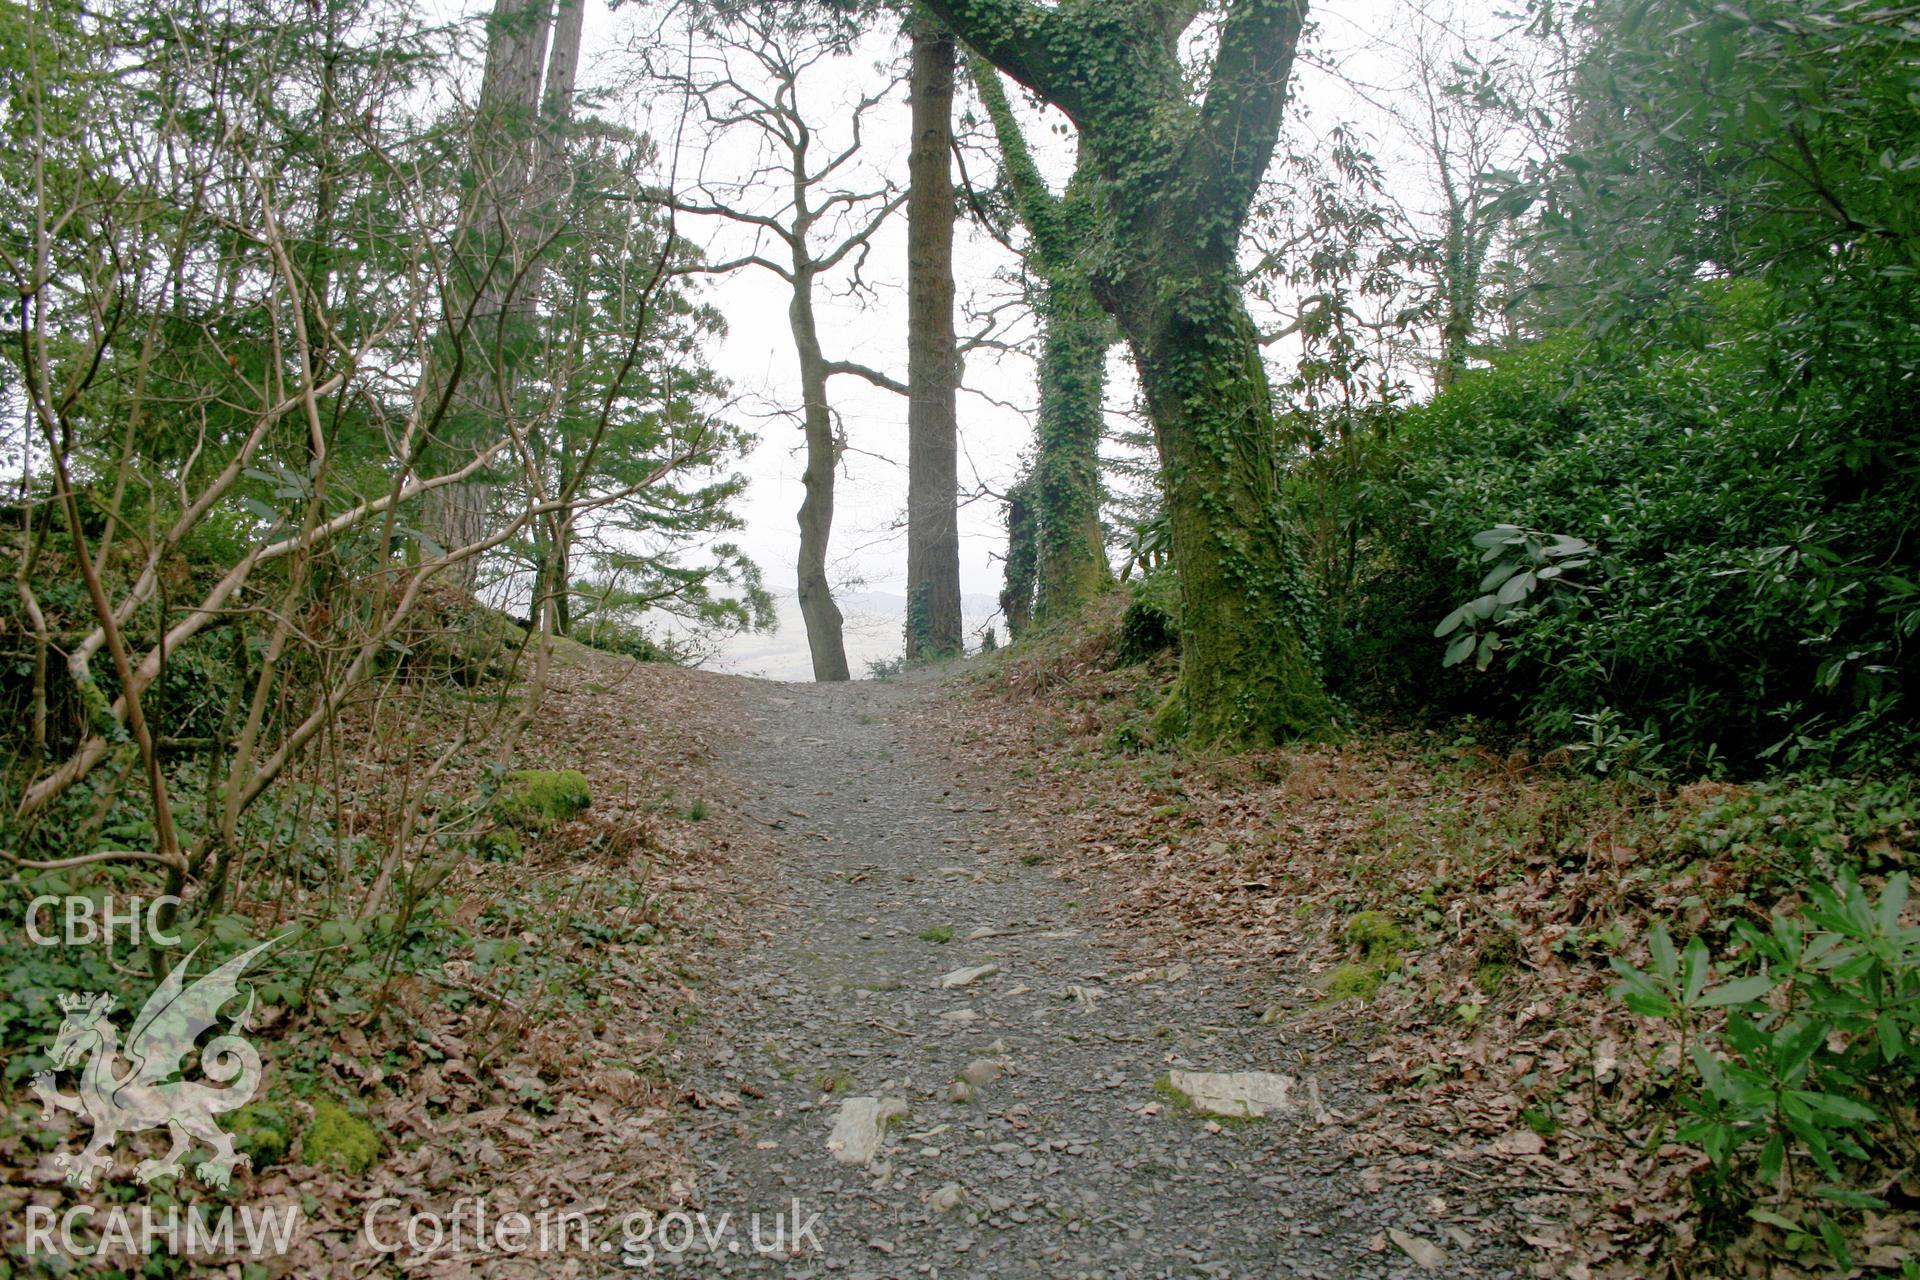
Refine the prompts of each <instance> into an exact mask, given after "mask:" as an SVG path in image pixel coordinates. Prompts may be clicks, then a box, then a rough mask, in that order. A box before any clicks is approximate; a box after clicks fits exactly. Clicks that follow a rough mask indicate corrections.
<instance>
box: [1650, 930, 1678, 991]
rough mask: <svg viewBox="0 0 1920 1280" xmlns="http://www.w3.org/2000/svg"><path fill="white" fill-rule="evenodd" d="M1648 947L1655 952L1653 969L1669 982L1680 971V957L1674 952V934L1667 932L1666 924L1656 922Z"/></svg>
mask: <svg viewBox="0 0 1920 1280" xmlns="http://www.w3.org/2000/svg"><path fill="white" fill-rule="evenodd" d="M1647 947H1648V950H1650V951H1651V952H1652V953H1653V971H1654V972H1655V973H1657V974H1659V975H1660V976H1661V977H1662V978H1665V979H1666V980H1667V981H1668V982H1671V981H1673V978H1674V975H1675V974H1677V973H1678V972H1679V971H1680V957H1679V956H1678V955H1676V954H1674V950H1673V935H1672V934H1669V933H1668V932H1667V926H1666V925H1664V924H1661V923H1660V922H1659V921H1655V922H1654V925H1653V932H1652V933H1651V934H1650V935H1649V936H1648V938H1647Z"/></svg>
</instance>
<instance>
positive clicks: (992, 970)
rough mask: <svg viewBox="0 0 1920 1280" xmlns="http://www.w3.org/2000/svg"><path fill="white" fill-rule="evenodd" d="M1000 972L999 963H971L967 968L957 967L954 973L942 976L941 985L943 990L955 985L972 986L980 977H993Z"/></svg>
mask: <svg viewBox="0 0 1920 1280" xmlns="http://www.w3.org/2000/svg"><path fill="white" fill-rule="evenodd" d="M998 972H1000V966H999V965H997V964H976V965H971V966H969V967H967V968H965V969H955V970H954V971H953V972H952V973H949V974H947V975H946V976H945V977H943V978H941V979H940V986H941V989H942V990H947V989H951V988H953V987H970V986H972V985H973V984H974V983H976V982H978V981H980V979H982V978H991V977H992V976H993V975H994V974H996V973H998Z"/></svg>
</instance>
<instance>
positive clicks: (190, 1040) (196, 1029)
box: [33, 938, 279, 1187]
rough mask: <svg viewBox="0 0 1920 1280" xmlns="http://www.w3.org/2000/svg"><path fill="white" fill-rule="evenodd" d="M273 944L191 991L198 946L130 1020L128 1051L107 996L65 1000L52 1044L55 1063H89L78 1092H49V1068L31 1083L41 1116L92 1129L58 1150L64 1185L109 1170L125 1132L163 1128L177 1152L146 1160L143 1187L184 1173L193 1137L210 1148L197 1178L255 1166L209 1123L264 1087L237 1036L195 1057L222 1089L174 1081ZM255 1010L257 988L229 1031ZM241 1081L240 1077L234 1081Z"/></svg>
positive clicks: (139, 1173) (217, 1178)
mask: <svg viewBox="0 0 1920 1280" xmlns="http://www.w3.org/2000/svg"><path fill="white" fill-rule="evenodd" d="M278 941H279V939H278V938H275V939H271V940H269V941H267V942H263V943H261V944H260V945H259V946H257V947H254V948H253V949H252V950H250V951H243V952H241V953H240V954H239V955H237V956H235V957H233V959H231V960H229V961H227V962H226V963H225V964H223V965H221V966H220V967H219V968H218V969H215V970H214V971H213V972H212V973H209V974H207V975H205V976H204V977H202V978H201V979H200V980H199V981H197V982H195V983H193V985H191V986H188V985H186V982H185V975H186V971H187V965H188V964H189V963H190V962H191V961H192V960H193V957H194V954H195V952H197V951H199V949H200V948H198V947H195V948H194V949H193V951H189V952H188V953H187V955H186V958H185V959H183V960H182V961H181V962H180V963H179V964H177V965H175V966H174V968H173V971H172V972H171V973H169V974H168V975H167V976H166V978H165V980H163V981H162V982H161V983H160V986H159V987H158V989H156V990H155V991H154V993H153V995H152V996H151V997H150V998H149V999H148V1000H147V1003H146V1005H145V1007H143V1008H142V1009H141V1010H140V1016H139V1017H137V1018H135V1019H134V1023H133V1030H132V1031H131V1032H129V1033H128V1036H127V1044H126V1048H125V1049H124V1050H122V1049H121V1047H120V1033H119V1031H118V1030H116V1029H115V1027H114V1025H113V1023H111V1022H110V1021H108V1020H107V1015H108V1014H109V1013H111V1012H112V1011H113V1003H114V1000H113V997H112V996H110V995H102V994H95V993H86V994H73V995H63V996H61V997H60V1008H61V1009H62V1010H63V1011H64V1012H65V1013H66V1018H65V1019H64V1020H63V1021H62V1022H61V1024H60V1034H59V1036H58V1037H56V1038H55V1040H54V1042H53V1065H54V1069H55V1070H57V1071H64V1070H66V1069H67V1068H69V1067H72V1066H73V1065H74V1064H76V1063H78V1062H81V1061H83V1060H84V1061H85V1063H86V1065H85V1066H84V1067H82V1068H81V1069H80V1092H79V1093H78V1094H66V1093H61V1092H60V1091H59V1090H58V1089H56V1088H55V1087H54V1072H53V1071H42V1072H39V1073H38V1074H36V1075H35V1076H34V1077H33V1092H34V1094H35V1095H36V1096H37V1097H38V1098H39V1099H40V1105H41V1106H42V1107H43V1108H45V1110H44V1112H43V1113H42V1114H43V1117H47V1118H50V1117H51V1116H52V1115H53V1113H54V1110H55V1109H56V1108H58V1109H59V1110H62V1111H72V1112H76V1113H78V1114H80V1115H83V1116H85V1117H87V1119H88V1120H90V1121H91V1122H92V1123H93V1140H92V1141H91V1142H89V1143H88V1144H87V1148H86V1150H85V1151H84V1152H82V1153H81V1154H80V1155H78V1156H72V1155H68V1154H67V1153H66V1152H62V1153H60V1155H59V1156H57V1157H56V1158H55V1161H56V1163H57V1164H58V1166H59V1167H60V1168H63V1169H66V1170H67V1181H68V1182H69V1183H71V1184H72V1185H74V1186H77V1187H91V1186H92V1185H93V1175H94V1172H95V1171H96V1170H99V1169H104V1168H107V1167H109V1166H111V1165H112V1164H113V1158H112V1157H111V1156H110V1155H109V1154H108V1152H110V1151H111V1150H112V1149H113V1145H114V1143H115V1142H116V1141H118V1140H119V1137H120V1135H121V1134H123V1133H140V1132H143V1131H145V1130H147V1129H158V1128H159V1127H160V1126H162V1125H165V1126H166V1127H167V1129H168V1130H169V1131H170V1132H171V1133H172V1136H173V1146H172V1148H171V1149H170V1150H169V1151H168V1152H167V1154H166V1155H165V1156H163V1157H162V1158H160V1159H158V1160H142V1161H141V1162H140V1163H139V1165H138V1166H136V1167H135V1169H134V1173H133V1176H134V1177H135V1178H136V1179H138V1180H139V1181H140V1182H142V1183H146V1182H151V1181H152V1180H153V1179H155V1178H159V1177H165V1176H168V1175H171V1176H174V1177H178V1176H179V1175H180V1169H181V1165H180V1157H181V1156H183V1155H185V1154H186V1152H187V1149H188V1148H189V1147H190V1146H192V1144H193V1139H195V1138H198V1139H199V1140H200V1141H201V1142H203V1143H205V1144H206V1145H207V1146H209V1147H212V1148H213V1158H212V1159H210V1160H207V1161H204V1162H202V1163H200V1164H197V1165H195V1166H194V1170H193V1171H194V1172H195V1173H197V1174H199V1175H200V1179H201V1181H203V1182H205V1183H207V1184H209V1185H210V1186H215V1187H225V1186H226V1185H227V1182H228V1180H229V1178H230V1177H231V1176H232V1172H233V1167H234V1165H236V1164H242V1165H246V1166H248V1167H249V1168H251V1167H252V1160H251V1158H250V1157H248V1156H246V1155H243V1154H240V1153H237V1152H235V1151H234V1149H233V1139H232V1138H231V1137H229V1136H228V1135H227V1134H226V1132H225V1131H223V1130H222V1129H221V1128H220V1126H219V1125H217V1124H215V1123H214V1119H213V1118H214V1117H215V1116H217V1115H219V1114H221V1113H222V1112H225V1111H232V1110H234V1109H235V1108H236V1107H242V1106H245V1105H246V1103H247V1101H248V1100H249V1099H250V1098H252V1097H253V1095H254V1091H255V1090H257V1089H258V1088H259V1087H260V1055H259V1053H258V1052H256V1051H255V1050H254V1047H253V1046H252V1045H250V1044H248V1043H247V1042H246V1041H245V1040H243V1039H241V1038H240V1037H239V1036H238V1035H234V1034H226V1035H220V1036H216V1037H214V1038H213V1039H212V1040H210V1041H208V1042H207V1044H206V1046H205V1048H203V1049H202V1050H201V1051H200V1067H201V1070H202V1071H203V1072H204V1073H205V1074H206V1077H207V1078H208V1079H209V1080H212V1081H215V1082H216V1083H219V1084H226V1082H227V1081H232V1083H231V1084H226V1087H225V1088H218V1089H216V1088H211V1087H209V1086H208V1085H205V1084H202V1083H200V1082H198V1081H189V1080H180V1079H174V1078H173V1077H175V1076H177V1075H179V1074H180V1072H181V1071H182V1069H183V1068H184V1067H185V1065H186V1061H185V1060H186V1058H187V1057H188V1055H189V1054H191V1053H192V1052H193V1048H194V1042H195V1041H197V1040H198V1039H199V1038H200V1034H201V1033H202V1032H204V1031H206V1030H207V1029H208V1028H210V1027H213V1026H215V1025H216V1024H217V1023H218V1022H219V1015H220V1010H221V1008H222V1007H223V1006H224V1005H225V1004H226V1003H227V1002H228V1001H229V1000H232V999H233V998H234V996H235V995H236V994H238V991H239V987H240V975H241V974H242V973H244V972H245V971H246V968H247V966H248V965H249V964H251V963H252V962H253V959H254V957H255V956H257V955H259V954H260V953H261V952H262V951H265V950H266V949H267V948H268V947H270V946H272V945H273V944H274V943H275V942H278ZM252 1013H253V991H252V988H248V991H247V1005H246V1008H245V1009H243V1010H241V1012H240V1016H239V1017H238V1018H236V1019H234V1021H233V1023H232V1025H231V1027H230V1028H229V1031H230V1032H231V1031H234V1030H238V1031H245V1030H247V1029H248V1027H247V1019H248V1018H249V1016H250V1015H251V1014H252ZM121 1057H124V1058H125V1060H126V1062H127V1063H128V1066H127V1069H126V1071H125V1072H124V1073H122V1074H115V1069H114V1068H115V1061H116V1059H118V1058H121ZM236 1077H237V1078H236Z"/></svg>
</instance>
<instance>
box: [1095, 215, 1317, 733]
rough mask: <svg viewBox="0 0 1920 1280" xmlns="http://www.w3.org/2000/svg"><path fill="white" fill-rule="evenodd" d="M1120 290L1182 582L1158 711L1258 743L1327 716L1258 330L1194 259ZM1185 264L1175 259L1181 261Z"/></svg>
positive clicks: (1310, 729)
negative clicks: (1158, 280)
mask: <svg viewBox="0 0 1920 1280" xmlns="http://www.w3.org/2000/svg"><path fill="white" fill-rule="evenodd" d="M1164 261H1166V264H1167V267H1168V269H1169V270H1168V275H1169V277H1170V279H1169V280H1167V281H1165V282H1164V283H1166V284H1173V282H1174V281H1175V280H1178V281H1179V284H1178V285H1176V286H1175V287H1171V288H1166V289H1165V290H1164V291H1162V290H1159V289H1146V290H1142V291H1140V293H1139V294H1137V295H1129V296H1128V298H1127V300H1126V302H1125V304H1124V305H1123V306H1122V307H1121V308H1120V310H1121V312H1122V325H1123V327H1124V328H1125V329H1126V330H1127V335H1128V340H1129V342H1130V344H1131V345H1132V347H1133V350H1134V358H1135V360H1136V361H1137V362H1138V363H1139V366H1140V382H1141V386H1142V388H1143V390H1144V391H1145V393H1146V398H1147V410H1148V413H1149V414H1150V415H1151V416H1152V418H1153V425H1154V435H1155V438H1156V440H1157V442H1158V445H1159V451H1160V468H1161V485H1162V488H1163V492H1164V496H1165V502H1166V512H1167V521H1168V525H1169V527H1170V530H1171V532H1172V535H1173V559H1174V568H1175V571H1176V572H1177V574H1178V576H1179V581H1180V599H1181V617H1180V643H1181V661H1180V682H1181V687H1180V690H1179V692H1178V694H1177V695H1176V699H1175V701H1174V702H1173V703H1171V704H1170V705H1169V707H1168V708H1167V709H1166V711H1165V712H1164V713H1163V716H1162V721H1161V724H1162V726H1163V727H1164V726H1168V725H1170V723H1171V722H1173V721H1175V720H1176V719H1177V718H1179V717H1184V718H1185V720H1186V727H1187V730H1188V732H1189V733H1190V735H1191V736H1192V737H1193V738H1194V739H1195V740H1197V741H1200V742H1230V743H1234V744H1237V745H1243V746H1265V745H1270V744H1272V743H1276V742H1284V741H1287V740H1289V739H1292V738H1298V737H1303V736H1307V735H1310V734H1313V733H1315V732H1317V731H1319V730H1320V729H1322V728H1324V727H1325V725H1326V723H1327V719H1328V716H1329V708H1328V705H1327V701H1326V696H1325V694H1324V692H1323V691H1322V689H1321V685H1320V677H1319V673H1318V672H1317V670H1316V669H1315V668H1314V665H1313V662H1312V660H1311V658H1310V657H1309V655H1308V651H1307V647H1306V644H1305V640H1304V627H1303V623H1304V622H1305V620H1306V619H1307V618H1308V617H1310V615H1311V610H1312V607H1313V604H1312V600H1311V598H1310V596H1309V595H1308V594H1307V591H1306V585H1305V584H1306V578H1305V574H1304V573H1303V572H1302V569H1301V566H1300V564H1299V559H1298V553H1297V551H1296V549H1295V547H1294V545H1293V543H1292V537H1291V535H1292V531H1291V530H1290V529H1288V528H1287V527H1286V524H1285V521H1284V519H1283V517H1282V514H1281V506H1280V503H1279V501H1278V492H1279V491H1278V480H1279V473H1278V470H1277V466H1276V462H1277V460H1276V458H1275V453H1274V439H1275V435H1276V431H1275V424H1274V421H1273V412H1272V407H1271V399H1270V392H1269V389H1268V386H1267V377H1266V368H1265V366H1264V365H1263V364H1262V362H1261V359H1260V347H1259V341H1258V331H1257V330H1256V329H1255V327H1254V324H1253V319H1252V317H1251V316H1249V315H1248V314H1247V310H1246V306H1245V304H1244V302H1243V301H1242V300H1241V297H1240V291H1239V287H1238V283H1237V279H1236V277H1235V274H1234V273H1232V272H1230V271H1229V272H1222V271H1217V270H1209V269H1207V268H1206V267H1205V266H1204V265H1199V264H1196V265H1195V266H1194V267H1193V268H1190V270H1191V274H1185V275H1184V278H1181V276H1177V275H1175V274H1174V273H1175V272H1179V271H1180V266H1177V265H1176V260H1175V259H1174V258H1173V257H1172V253H1171V248H1169V255H1168V257H1167V259H1165V260H1164ZM1183 265H1184V264H1183Z"/></svg>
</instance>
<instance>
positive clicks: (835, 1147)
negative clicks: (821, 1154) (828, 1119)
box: [827, 1098, 907, 1165]
mask: <svg viewBox="0 0 1920 1280" xmlns="http://www.w3.org/2000/svg"><path fill="white" fill-rule="evenodd" d="M906 1114H907V1104H906V1102H905V1101H904V1100H902V1099H900V1098H848V1099H846V1100H844V1101H843V1102H841V1104H840V1114H839V1115H838V1116H837V1117H836V1118H835V1119H834V1122H833V1133H832V1135H831V1136H829V1137H828V1138H827V1150H828V1151H829V1152H831V1153H832V1155H833V1158H834V1159H835V1160H838V1161H839V1162H840V1163H841V1164H861V1165H864V1164H868V1163H870V1162H871V1161H872V1160H873V1158H874V1157H875V1156H876V1155H879V1154H880V1144H881V1142H882V1141H883V1140H884V1139H885V1138H886V1136H887V1124H888V1122H889V1121H891V1120H893V1119H895V1118H897V1117H899V1116H904V1115H906Z"/></svg>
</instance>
